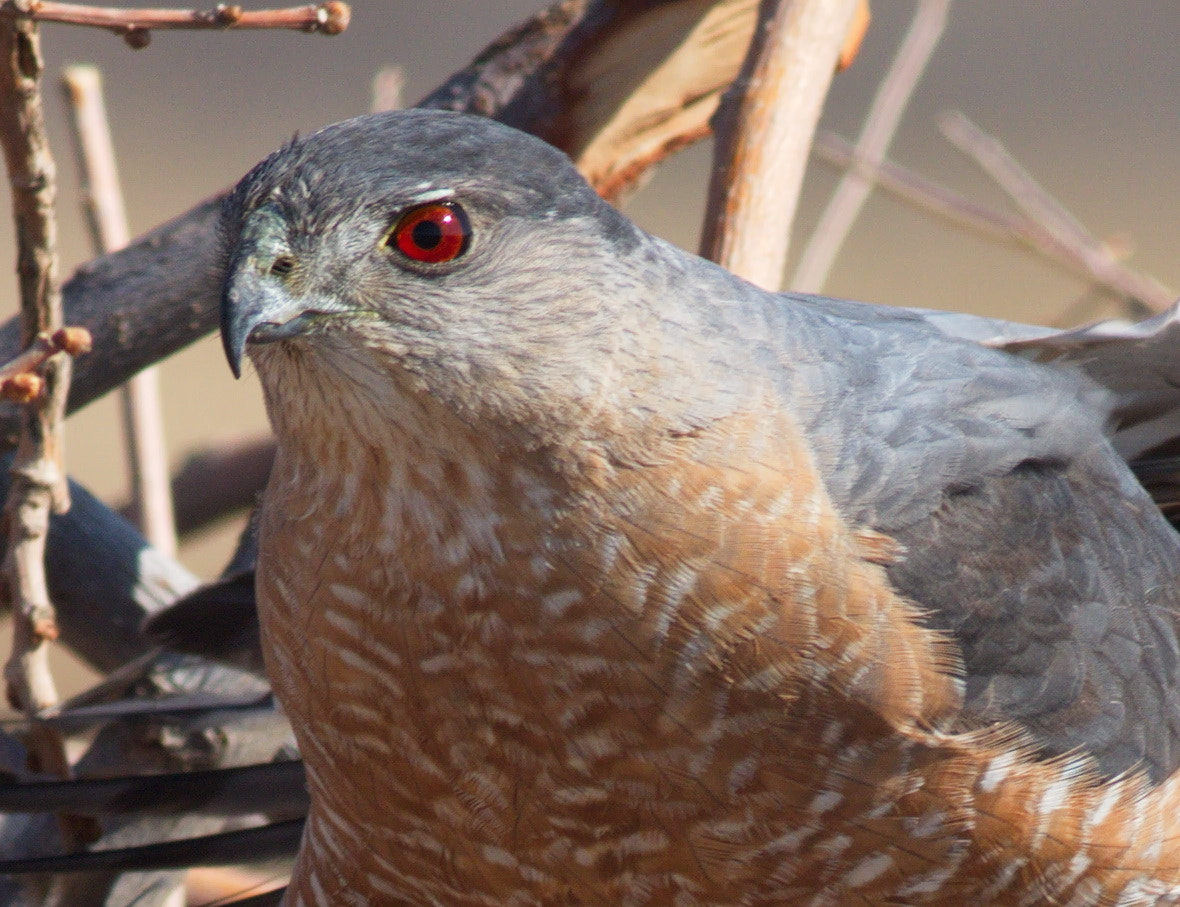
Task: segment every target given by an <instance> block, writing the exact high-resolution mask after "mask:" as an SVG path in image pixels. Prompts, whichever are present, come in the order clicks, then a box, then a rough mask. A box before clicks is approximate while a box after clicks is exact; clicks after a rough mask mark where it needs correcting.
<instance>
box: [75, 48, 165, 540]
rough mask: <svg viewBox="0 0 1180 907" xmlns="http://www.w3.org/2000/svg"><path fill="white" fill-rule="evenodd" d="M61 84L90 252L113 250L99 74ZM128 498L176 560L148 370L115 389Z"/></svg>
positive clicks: (113, 190) (112, 173)
mask: <svg viewBox="0 0 1180 907" xmlns="http://www.w3.org/2000/svg"><path fill="white" fill-rule="evenodd" d="M62 85H63V88H64V89H65V95H66V102H67V103H68V105H69V107H70V109H71V111H72V113H73V117H72V118H71V123H72V125H73V130H72V134H73V137H74V143H75V145H76V147H77V153H78V160H79V170H80V171H81V173H82V183H83V196H84V204H83V207H84V208H85V210H86V212H87V214H88V215H89V218H88V219H89V221H90V226H91V236H92V239H93V244H94V246H95V251H96V252H98V253H100V254H105V253H108V252H114V251H116V250H118V249H121V248H123V247H124V246H126V245H127V243H128V242H129V241H130V239H131V236H130V231H129V230H128V229H127V215H126V211H125V209H124V206H123V192H122V189H121V188H120V186H119V173H118V169H117V167H116V165H115V149H114V144H113V142H112V141H111V132H110V128H109V126H108V124H107V115H106V105H105V104H104V103H103V96H102V75H101V74H100V73H99V71H98V69H97V68H95V67H93V66H70V67H67V69H66V71H65V73H64V75H63V77H62ZM120 397H121V398H122V399H121V402H122V404H123V423H124V432H125V434H126V437H127V453H128V459H129V461H130V462H129V464H128V465H129V472H130V479H131V497H132V501H133V502H134V505H135V512H136V516H137V522H138V523H139V525H140V526H141V527H142V528H143V532H144V535H145V536H146V537H147V539H148V541H149V542H151V543H152V545H153V546H155V547H156V548H157V549H158V550H159V551H160V552H161V553H162V554H164V555H165V556H166V557H175V556H176V524H175V520H174V518H173V514H172V489H171V485H170V476H169V470H168V446H167V443H166V442H165V439H164V418H163V413H162V408H161V404H160V378H159V370H158V369H157V368H156V367H154V366H152V367H150V368H146V369H144V370H143V371H142V372H140V373H139V374H137V375H135V376H134V377H133V378H131V379H130V380H129V381H128V382H127V384H126V385H124V387H123V388H122V390H121V393H120Z"/></svg>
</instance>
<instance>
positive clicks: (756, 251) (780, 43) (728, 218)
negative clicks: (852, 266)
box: [701, 0, 857, 289]
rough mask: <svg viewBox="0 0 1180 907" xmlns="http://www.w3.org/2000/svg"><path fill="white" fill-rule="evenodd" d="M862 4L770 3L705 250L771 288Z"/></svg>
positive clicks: (722, 133)
mask: <svg viewBox="0 0 1180 907" xmlns="http://www.w3.org/2000/svg"><path fill="white" fill-rule="evenodd" d="M856 5H857V4H856V0H762V3H761V5H760V8H759V12H758V16H759V19H758V23H759V24H758V27H757V28H756V30H755V32H754V40H753V41H752V42H751V44H750V50H749V53H748V54H747V56H746V61H745V63H744V64H743V66H742V70H741V73H740V74H739V76H738V78H737V80H736V81H735V82H734V84H733V86H732V87H731V88H730V89H729V91H727V92H726V93H725V96H724V97H723V99H722V102H721V106H720V108H719V109H718V111H717V114H716V115H715V116H714V117H713V127H714V131H715V133H716V135H717V144H716V147H715V151H714V156H713V173H712V178H711V180H710V183H709V197H708V205H707V209H706V214H705V229H704V236H703V238H702V240H701V254H703V255H705V256H707V257H709V258H712V259H713V260H714V261H717V262H719V263H721V264H723V265H724V266H725V267H727V268H729V269H730V270H731V271H733V272H735V273H737V274H740V275H741V276H742V277H745V278H746V279H747V280H750V281H752V282H754V283H756V284H759V285H761V286H764V287H768V288H772V289H773V288H777V287H778V286H779V284H780V283H781V281H782V272H783V265H784V264H785V262H786V257H787V245H788V243H789V238H790V228H791V222H792V220H793V219H794V216H795V207H796V205H797V204H798V199H799V190H800V187H801V186H802V184H803V174H804V171H805V170H806V167H807V160H808V155H809V153H810V149H811V140H812V137H813V135H814V133H815V126H816V123H817V122H818V121H819V114H820V110H821V108H822V107H823V101H824V98H825V97H826V96H827V91H828V86H829V84H830V83H831V79H832V74H833V73H834V72H835V70H836V63H837V60H838V58H839V55H840V50H841V47H842V45H843V43H844V38H845V36H846V35H847V34H848V30H849V24H850V23H851V21H852V15H853V13H854V12H855V10H856Z"/></svg>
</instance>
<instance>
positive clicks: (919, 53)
mask: <svg viewBox="0 0 1180 907" xmlns="http://www.w3.org/2000/svg"><path fill="white" fill-rule="evenodd" d="M949 8H950V0H919V2H918V7H917V9H916V10H915V12H914V18H913V21H912V22H911V23H910V29H909V32H907V34H906V37H905V40H904V41H903V42H902V45H901V48H900V49H899V50H898V52H897V56H896V57H894V59H893V65H892V66H890V67H889V72H888V73H887V74H886V76H885V80H884V81H883V82H882V83H881V86H880V88H879V89H878V90H877V96H876V97H875V98H874V99H873V104H872V106H871V107H870V108H869V115H868V117H867V118H866V119H865V125H864V128H863V130H862V131H861V134H860V137H859V138H858V139H857V142H856V156H857V158H858V159H860V160H862V161H866V162H868V163H869V164H870V165H877V164H880V162H881V161H882V160H884V158H885V155H886V153H887V152H888V151H889V145H890V144H891V143H892V142H893V136H894V134H895V133H896V132H897V127H898V124H899V123H900V122H901V117H902V114H903V113H904V112H905V109H906V106H907V105H908V104H909V100H910V96H911V95H912V94H913V92H914V89H915V88H916V87H917V85H918V80H919V79H921V78H922V73H923V72H924V71H925V69H926V64H927V63H928V62H929V60H930V55H931V54H932V53H933V52H934V48H935V47H936V46H937V44H938V40H939V38H940V37H942V32H943V29H944V27H945V26H946V16H947V10H948V9H949ZM871 190H872V183H871V182H870V181H869V180H868V179H866V178H865V177H864V176H862V175H861V174H860V173H857V172H856V171H853V170H849V171H847V172H846V173H845V174H844V178H843V179H842V180H841V181H840V185H839V186H837V187H836V191H835V192H834V193H833V194H832V199H831V201H830V202H828V207H827V209H826V210H825V211H824V213H823V215H822V216H821V217H820V220H819V223H818V224H817V225H816V228H815V232H814V233H812V234H811V239H810V241H809V242H808V244H807V248H806V249H805V250H804V251H803V255H802V256H801V258H800V259H799V264H798V266H797V267H796V269H795V276H794V279H793V280H792V281H791V288H792V289H795V290H800V291H802V292H804V293H818V292H819V291H820V290H822V289H823V286H824V283H826V282H827V279H828V273H829V272H830V271H831V269H832V264H833V263H834V262H835V260H836V255H837V253H838V252H839V251H840V247H841V246H842V245H843V244H844V240H845V239H846V238H847V236H848V231H849V230H851V229H852V224H853V222H854V221H855V220H856V217H857V215H858V214H860V210H861V208H862V207H863V206H864V203H865V200H866V199H867V198H868V197H869V192H870V191H871Z"/></svg>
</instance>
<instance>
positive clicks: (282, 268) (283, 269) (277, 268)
mask: <svg viewBox="0 0 1180 907" xmlns="http://www.w3.org/2000/svg"><path fill="white" fill-rule="evenodd" d="M294 270H295V259H294V258H292V257H291V256H290V255H280V256H279V257H278V258H276V259H275V260H274V261H273V262H271V265H270V273H271V274H273V275H274V276H275V277H286V276H287V275H288V274H290V273H291V272H292V271H294Z"/></svg>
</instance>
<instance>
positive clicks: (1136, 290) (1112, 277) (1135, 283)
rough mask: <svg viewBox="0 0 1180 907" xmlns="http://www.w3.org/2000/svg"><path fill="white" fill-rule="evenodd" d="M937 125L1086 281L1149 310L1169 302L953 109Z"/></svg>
mask: <svg viewBox="0 0 1180 907" xmlns="http://www.w3.org/2000/svg"><path fill="white" fill-rule="evenodd" d="M939 125H940V126H941V128H942V131H943V134H944V135H945V136H946V137H947V139H948V140H949V141H950V142H951V143H952V144H953V145H954V146H955V147H956V148H958V149H959V150H960V151H962V152H963V153H964V154H966V155H967V156H968V157H970V158H971V159H972V160H973V161H975V163H976V164H977V165H978V166H979V167H980V169H982V170H983V172H984V173H986V174H987V175H988V176H989V177H991V178H992V179H993V180H994V181H995V182H996V185H998V186H999V187H1000V188H1001V189H1003V190H1004V191H1005V192H1006V193H1008V195H1009V197H1011V199H1012V201H1013V202H1015V203H1016V205H1017V207H1019V208H1020V209H1021V210H1022V211H1023V212H1024V213H1025V215H1026V216H1027V217H1028V218H1029V219H1030V220H1031V221H1033V222H1034V223H1036V224H1038V225H1039V226H1040V227H1041V229H1042V230H1044V231H1045V232H1046V233H1047V234H1048V235H1049V236H1051V237H1052V241H1053V243H1054V245H1055V246H1056V247H1057V248H1058V249H1059V250H1060V254H1061V255H1062V256H1064V257H1066V258H1067V259H1070V260H1072V261H1073V262H1074V263H1075V264H1076V265H1077V267H1078V268H1079V270H1080V271H1082V272H1083V273H1085V274H1086V275H1087V277H1088V278H1089V279H1090V281H1091V282H1093V283H1097V284H1101V285H1103V286H1110V287H1113V286H1116V285H1117V286H1118V287H1120V289H1119V290H1118V292H1119V294H1120V295H1122V296H1125V297H1127V298H1128V299H1129V300H1131V301H1133V302H1138V303H1140V304H1142V305H1145V306H1147V307H1148V308H1150V309H1152V310H1154V311H1160V310H1162V309H1163V308H1166V307H1167V306H1168V305H1170V304H1171V302H1172V300H1173V298H1174V297H1173V294H1172V293H1170V292H1169V291H1168V290H1166V289H1165V288H1164V287H1163V286H1162V285H1161V284H1159V283H1158V282H1156V281H1155V280H1152V279H1150V278H1146V277H1143V276H1141V275H1139V274H1137V273H1136V272H1134V271H1132V270H1131V269H1130V268H1128V267H1127V266H1126V265H1124V264H1123V263H1122V262H1120V261H1119V260H1118V258H1117V257H1116V256H1115V254H1114V253H1113V252H1112V251H1111V248H1110V246H1108V245H1107V244H1106V243H1104V242H1103V241H1102V240H1100V239H1098V237H1096V236H1094V234H1092V233H1091V232H1090V231H1089V230H1087V229H1086V228H1085V227H1084V226H1082V224H1081V223H1080V222H1079V221H1078V219H1077V218H1076V217H1074V216H1073V215H1072V214H1071V213H1070V212H1069V211H1067V210H1066V208H1065V206H1064V205H1062V204H1061V203H1060V202H1059V201H1057V200H1056V199H1055V198H1053V197H1052V196H1051V195H1050V194H1049V193H1048V192H1047V191H1046V190H1045V189H1044V187H1042V186H1041V185H1040V183H1038V182H1037V181H1036V180H1035V179H1033V177H1032V176H1031V174H1029V173H1028V171H1027V170H1025V169H1024V168H1023V167H1022V166H1021V165H1020V163H1019V162H1018V161H1017V160H1016V159H1015V158H1013V157H1012V156H1011V155H1010V154H1009V153H1008V151H1007V150H1006V149H1005V148H1004V146H1003V145H1002V144H1001V143H1000V141H999V139H997V138H995V137H994V136H991V135H988V134H987V133H986V132H984V131H983V130H982V129H980V128H979V127H978V126H976V125H975V124H974V123H972V122H971V120H969V119H968V118H967V117H966V116H964V115H963V114H962V113H959V112H957V111H956V112H952V113H947V114H944V115H943V116H942V117H940V118H939ZM1161 301H1162V304H1161Z"/></svg>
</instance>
